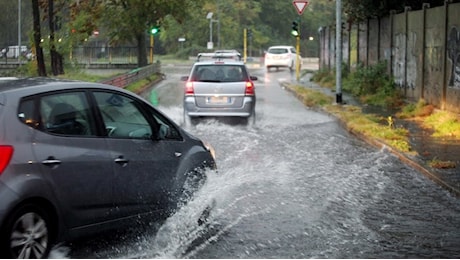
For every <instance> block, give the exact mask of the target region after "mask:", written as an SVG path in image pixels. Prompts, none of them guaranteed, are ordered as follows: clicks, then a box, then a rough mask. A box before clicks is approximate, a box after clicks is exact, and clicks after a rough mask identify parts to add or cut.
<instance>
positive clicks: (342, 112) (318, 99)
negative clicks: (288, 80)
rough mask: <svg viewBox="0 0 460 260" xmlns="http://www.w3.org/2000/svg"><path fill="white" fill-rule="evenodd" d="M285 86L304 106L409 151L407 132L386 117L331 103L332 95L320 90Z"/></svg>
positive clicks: (363, 133)
mask: <svg viewBox="0 0 460 260" xmlns="http://www.w3.org/2000/svg"><path fill="white" fill-rule="evenodd" d="M287 88H288V89H289V90H291V91H293V92H295V93H296V95H297V97H298V98H299V99H300V100H301V101H302V102H303V103H304V104H305V105H306V106H309V107H315V108H321V109H323V110H324V111H326V112H328V113H330V114H332V115H334V116H336V117H337V118H339V119H340V120H341V121H342V122H343V123H344V124H345V125H346V127H347V128H348V129H349V130H351V131H353V132H356V133H358V134H362V135H365V136H370V137H372V138H375V139H377V140H380V141H381V142H383V143H385V144H387V145H388V146H391V147H393V148H394V149H397V150H399V151H401V152H405V153H409V152H411V147H410V144H409V140H408V135H409V132H408V131H407V130H406V129H404V128H400V127H398V128H394V127H393V126H392V125H390V124H388V123H385V122H387V119H385V118H383V117H381V116H377V115H374V114H366V113H362V111H361V108H360V107H357V106H351V105H343V106H338V105H331V104H332V102H333V97H331V96H329V95H326V94H324V93H322V92H320V91H315V90H312V89H307V88H304V87H302V86H298V85H288V86H287ZM382 122H384V123H382Z"/></svg>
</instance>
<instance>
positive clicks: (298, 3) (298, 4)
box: [292, 0, 308, 15]
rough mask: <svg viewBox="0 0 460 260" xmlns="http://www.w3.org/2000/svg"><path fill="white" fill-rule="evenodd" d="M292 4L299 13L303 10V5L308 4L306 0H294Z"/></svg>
mask: <svg viewBox="0 0 460 260" xmlns="http://www.w3.org/2000/svg"><path fill="white" fill-rule="evenodd" d="M292 4H293V5H294V7H295V9H296V10H297V13H298V14H299V15H301V14H302V13H303V11H304V10H305V7H307V5H308V1H307V0H294V1H292Z"/></svg>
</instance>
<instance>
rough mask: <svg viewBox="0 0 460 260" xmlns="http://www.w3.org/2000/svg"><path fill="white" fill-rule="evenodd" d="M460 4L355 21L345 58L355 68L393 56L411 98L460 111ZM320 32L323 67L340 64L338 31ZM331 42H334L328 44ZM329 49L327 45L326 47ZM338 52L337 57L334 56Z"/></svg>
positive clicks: (391, 66)
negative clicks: (336, 50)
mask: <svg viewBox="0 0 460 260" xmlns="http://www.w3.org/2000/svg"><path fill="white" fill-rule="evenodd" d="M459 14H460V3H445V5H444V6H441V7H435V8H429V6H428V5H424V8H423V9H422V10H417V11H411V10H409V9H406V10H405V11H404V12H402V13H399V14H395V13H392V14H389V15H388V16H387V17H383V18H380V19H369V20H368V21H366V22H361V23H359V24H354V25H352V26H350V29H349V30H347V31H345V32H344V36H343V45H342V51H343V55H342V56H343V59H344V62H345V63H346V64H348V65H349V68H350V69H352V70H353V69H354V68H356V66H357V64H358V63H360V64H362V65H364V66H372V65H375V64H377V63H378V62H380V61H387V66H388V72H389V73H390V74H391V75H392V76H393V78H394V81H395V83H396V85H397V87H398V88H399V89H400V90H401V93H403V94H404V95H405V96H406V98H407V99H408V100H411V101H414V102H416V101H418V100H419V99H422V98H423V99H425V100H426V101H427V102H429V103H431V104H433V105H434V106H436V107H437V108H440V109H446V110H449V111H453V112H457V113H460V15H459ZM323 31H327V32H328V33H327V34H326V33H321V34H320V41H321V43H322V44H321V45H320V46H321V49H320V59H321V62H320V68H334V66H335V60H334V59H335V30H334V32H333V33H331V32H332V29H329V28H323ZM324 42H327V43H328V44H323V43H324ZM326 49H327V50H326ZM331 57H332V58H331Z"/></svg>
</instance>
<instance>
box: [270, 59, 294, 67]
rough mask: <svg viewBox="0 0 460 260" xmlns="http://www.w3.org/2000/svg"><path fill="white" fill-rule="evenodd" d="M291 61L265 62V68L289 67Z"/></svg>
mask: <svg viewBox="0 0 460 260" xmlns="http://www.w3.org/2000/svg"><path fill="white" fill-rule="evenodd" d="M292 63H293V62H291V60H274V59H273V60H272V59H270V60H265V67H291V66H292Z"/></svg>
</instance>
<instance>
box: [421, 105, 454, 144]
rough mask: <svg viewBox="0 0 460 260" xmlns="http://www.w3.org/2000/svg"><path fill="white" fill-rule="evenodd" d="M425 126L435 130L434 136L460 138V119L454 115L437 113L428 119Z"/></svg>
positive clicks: (442, 112)
mask: <svg viewBox="0 0 460 260" xmlns="http://www.w3.org/2000/svg"><path fill="white" fill-rule="evenodd" d="M423 124H424V125H425V126H428V127H431V128H433V129H434V131H435V133H434V134H433V136H438V137H456V138H460V119H459V117H458V115H456V114H454V113H451V112H447V111H437V112H435V113H433V114H431V115H430V116H429V117H427V118H426V120H424V122H423Z"/></svg>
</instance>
